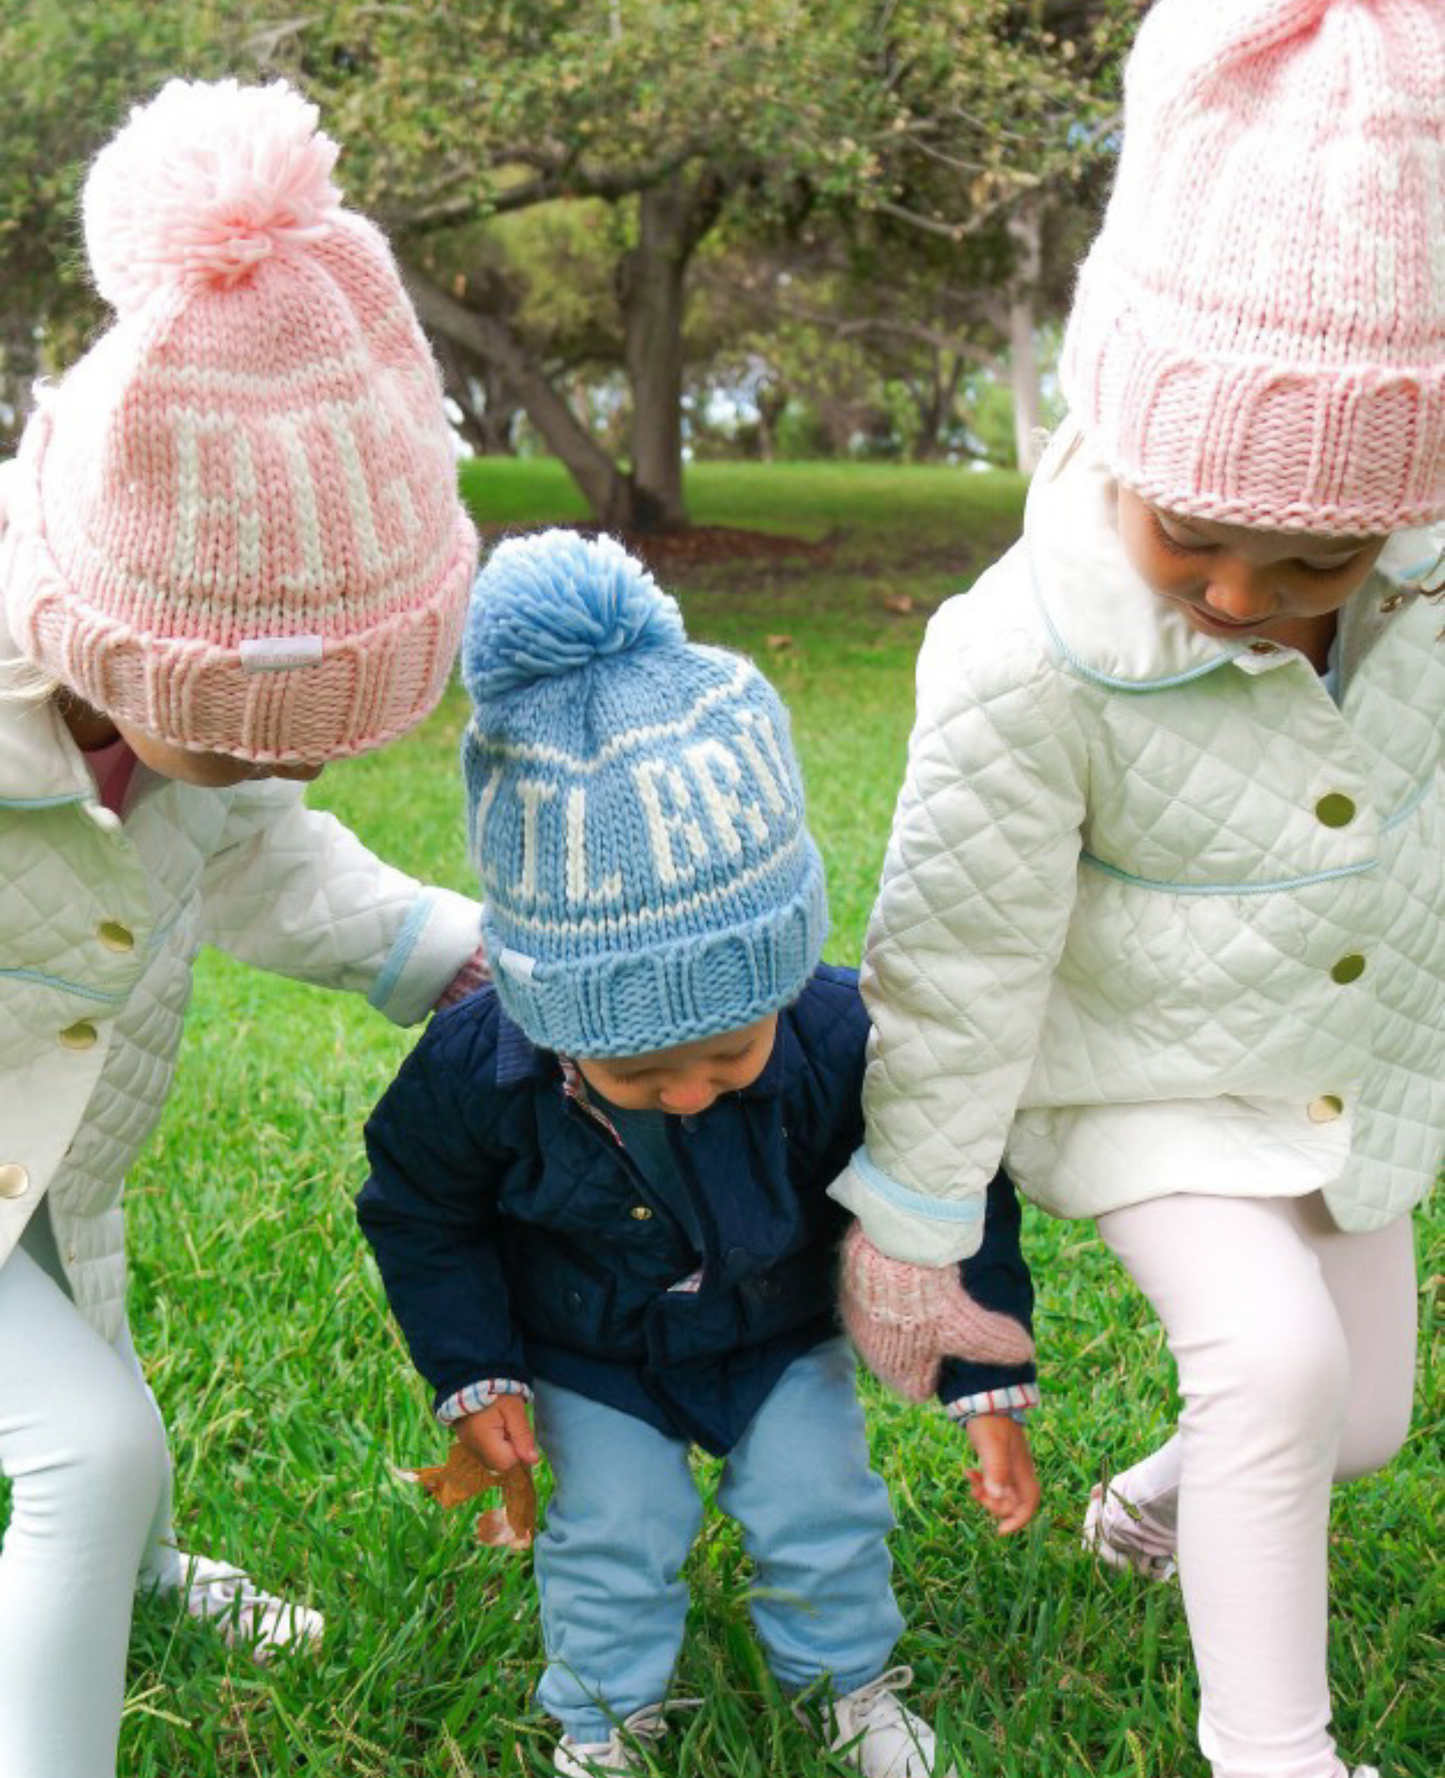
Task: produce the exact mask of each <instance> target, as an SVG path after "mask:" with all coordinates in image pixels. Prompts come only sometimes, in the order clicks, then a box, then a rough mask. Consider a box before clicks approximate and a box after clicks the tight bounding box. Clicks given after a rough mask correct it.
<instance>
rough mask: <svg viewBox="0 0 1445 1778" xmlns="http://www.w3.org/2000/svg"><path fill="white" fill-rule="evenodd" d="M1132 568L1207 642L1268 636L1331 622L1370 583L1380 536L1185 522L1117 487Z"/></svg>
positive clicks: (1211, 521) (1122, 533) (1382, 543)
mask: <svg viewBox="0 0 1445 1778" xmlns="http://www.w3.org/2000/svg"><path fill="white" fill-rule="evenodd" d="M1118 524H1119V539H1120V541H1121V542H1122V543H1123V545H1124V553H1125V555H1126V556H1128V558H1129V562H1130V564H1131V566H1132V567H1133V568H1134V569H1135V571H1136V572H1137V573H1138V574H1139V575H1140V576H1141V577H1142V579H1143V580H1145V581H1146V582H1147V583H1148V585H1149V586H1150V587H1151V588H1152V589H1153V591H1154V592H1156V593H1158V595H1159V596H1160V598H1161V599H1171V600H1173V602H1174V603H1175V604H1176V605H1178V606H1179V608H1180V610H1181V611H1183V613H1184V616H1185V618H1186V619H1187V621H1188V622H1189V623H1190V624H1192V625H1193V627H1194V628H1195V629H1196V630H1199V631H1200V632H1202V634H1204V635H1206V636H1265V637H1268V636H1270V635H1271V634H1272V632H1273V631H1274V630H1276V629H1277V628H1280V629H1282V628H1284V627H1285V626H1289V625H1298V624H1299V623H1301V622H1302V621H1303V622H1308V621H1309V620H1310V619H1312V618H1321V617H1327V616H1328V615H1329V614H1330V613H1331V612H1334V611H1338V610H1339V609H1340V607H1341V606H1342V605H1343V604H1344V603H1345V601H1346V600H1347V599H1349V598H1350V597H1351V596H1352V595H1353V594H1354V593H1356V592H1358V591H1359V589H1360V587H1361V586H1363V585H1364V583H1365V580H1366V578H1367V576H1368V575H1369V572H1370V570H1371V568H1373V567H1374V565H1375V558H1376V557H1377V556H1378V555H1379V553H1380V551H1381V550H1382V549H1383V548H1384V547H1385V542H1386V539H1385V538H1383V537H1319V536H1313V535H1310V534H1309V533H1305V532H1299V531H1259V530H1255V529H1254V528H1253V527H1252V526H1248V525H1225V524H1220V523H1218V522H1217V521H1216V520H1214V519H1196V518H1186V517H1185V516H1184V515H1183V514H1180V513H1172V512H1167V511H1166V510H1165V509H1164V508H1163V507H1159V506H1151V505H1149V503H1148V502H1147V501H1145V500H1141V499H1140V497H1139V496H1138V495H1137V494H1135V493H1134V492H1132V490H1130V489H1128V488H1123V487H1121V488H1120V489H1119V506H1118Z"/></svg>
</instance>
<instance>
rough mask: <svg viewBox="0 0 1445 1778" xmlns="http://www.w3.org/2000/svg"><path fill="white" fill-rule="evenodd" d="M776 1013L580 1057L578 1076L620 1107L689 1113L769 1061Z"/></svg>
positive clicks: (738, 1086)
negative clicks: (632, 1049) (668, 1044)
mask: <svg viewBox="0 0 1445 1778" xmlns="http://www.w3.org/2000/svg"><path fill="white" fill-rule="evenodd" d="M777 1032H778V1015H777V1014H776V1013H769V1014H768V1016H767V1018H765V1019H759V1020H758V1021H757V1023H756V1024H755V1025H744V1026H743V1027H742V1029H741V1030H738V1031H724V1032H721V1033H720V1034H719V1035H718V1036H716V1037H699V1038H695V1039H694V1040H693V1041H692V1042H691V1043H678V1044H674V1045H673V1047H672V1048H671V1049H665V1050H649V1051H648V1053H647V1054H646V1055H642V1056H615V1057H611V1058H609V1059H607V1060H605V1061H603V1060H600V1059H597V1058H592V1059H590V1060H588V1061H585V1062H583V1061H579V1062H578V1064H577V1066H578V1067H579V1068H580V1069H581V1070H582V1078H583V1079H584V1080H585V1081H586V1082H587V1083H588V1085H589V1086H593V1087H595V1088H596V1089H597V1091H598V1092H599V1093H601V1095H602V1097H603V1098H604V1099H610V1100H611V1102H612V1103H613V1104H614V1105H617V1106H620V1107H621V1108H622V1110H624V1111H667V1112H671V1113H672V1114H673V1116H674V1117H694V1116H696V1115H697V1113H698V1112H700V1111H706V1110H707V1108H708V1106H709V1105H711V1104H712V1102H713V1101H714V1100H715V1099H717V1098H720V1097H721V1096H722V1094H724V1093H739V1092H741V1091H742V1089H743V1088H744V1087H750V1086H751V1085H752V1084H753V1082H754V1081H755V1080H756V1079H757V1078H758V1076H759V1075H760V1074H761V1073H762V1071H763V1069H764V1068H766V1067H767V1065H768V1057H769V1056H771V1055H772V1053H773V1042H774V1039H775V1038H776V1036H777Z"/></svg>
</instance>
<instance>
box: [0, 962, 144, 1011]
mask: <svg viewBox="0 0 1445 1778" xmlns="http://www.w3.org/2000/svg"><path fill="white" fill-rule="evenodd" d="M0 976H4V977H5V979H6V980H7V981H12V982H39V983H40V985H41V987H43V988H60V989H61V990H62V991H63V992H64V993H66V994H79V995H80V997H81V998H82V999H83V1000H98V1001H100V1002H101V1003H102V1004H103V1005H106V1006H119V1005H120V1004H121V1002H122V1001H123V1000H128V999H129V998H130V995H129V994H128V993H126V994H105V993H102V992H101V990H100V989H99V988H86V987H82V986H81V984H80V983H79V982H68V981H66V980H65V978H64V976H59V975H47V974H46V972H45V971H44V970H43V969H0Z"/></svg>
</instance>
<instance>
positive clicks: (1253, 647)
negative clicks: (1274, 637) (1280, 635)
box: [1249, 640, 1276, 654]
mask: <svg viewBox="0 0 1445 1778" xmlns="http://www.w3.org/2000/svg"><path fill="white" fill-rule="evenodd" d="M1249 652H1250V653H1251V654H1274V653H1275V652H1276V645H1275V644H1274V643H1273V642H1265V641H1263V640H1260V641H1258V642H1251V643H1250V645H1249Z"/></svg>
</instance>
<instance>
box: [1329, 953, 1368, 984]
mask: <svg viewBox="0 0 1445 1778" xmlns="http://www.w3.org/2000/svg"><path fill="white" fill-rule="evenodd" d="M1364 973H1365V959H1364V958H1363V957H1362V956H1361V955H1360V954H1359V952H1358V951H1351V952H1350V954H1349V956H1348V957H1341V958H1340V960H1339V962H1338V963H1337V964H1336V965H1335V966H1334V968H1333V969H1332V970H1331V971H1330V980H1331V981H1332V982H1339V983H1340V985H1341V986H1342V987H1343V985H1344V984H1345V983H1346V982H1357V981H1359V979H1360V977H1361V976H1362V975H1363V974H1364Z"/></svg>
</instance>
